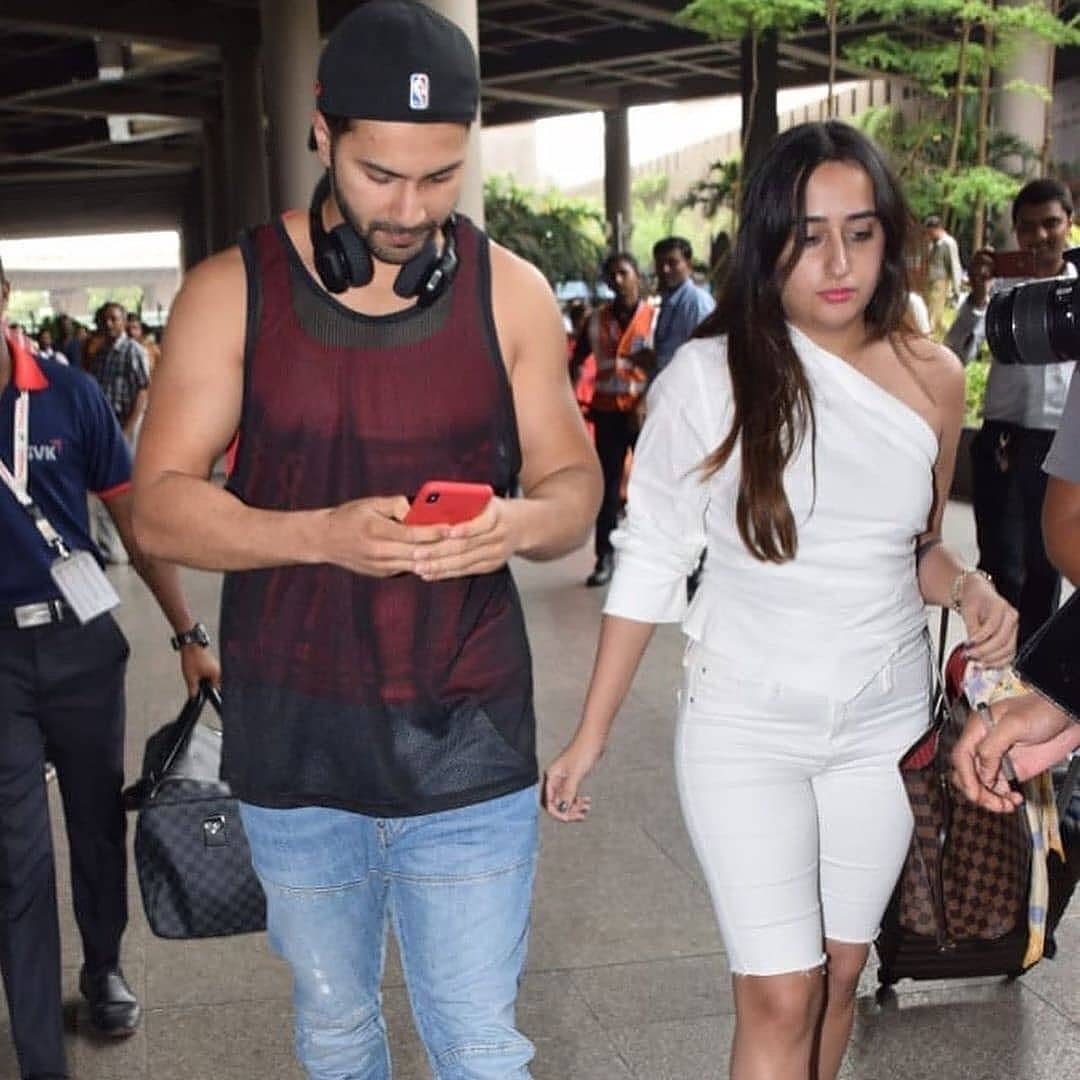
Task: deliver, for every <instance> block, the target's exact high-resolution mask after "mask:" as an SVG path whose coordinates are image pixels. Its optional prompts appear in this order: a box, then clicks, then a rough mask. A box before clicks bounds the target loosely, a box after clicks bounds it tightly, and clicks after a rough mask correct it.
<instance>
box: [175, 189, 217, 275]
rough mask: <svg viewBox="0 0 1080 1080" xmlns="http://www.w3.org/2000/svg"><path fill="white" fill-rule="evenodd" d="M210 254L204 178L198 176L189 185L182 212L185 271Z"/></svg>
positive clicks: (181, 240) (181, 227)
mask: <svg viewBox="0 0 1080 1080" xmlns="http://www.w3.org/2000/svg"><path fill="white" fill-rule="evenodd" d="M209 254H210V252H209V251H208V250H207V246H206V215H205V207H204V205H203V195H202V178H201V176H198V175H196V176H193V177H192V179H191V180H190V182H189V183H188V185H187V190H186V191H185V193H184V200H183V204H182V208H181V211H180V262H181V265H182V266H183V268H184V269H185V270H189V269H190V268H191V267H193V266H194V265H195V264H196V263H198V262H201V261H202V260H203V259H205V258H206V256H207V255H209Z"/></svg>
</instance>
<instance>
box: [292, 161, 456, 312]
mask: <svg viewBox="0 0 1080 1080" xmlns="http://www.w3.org/2000/svg"><path fill="white" fill-rule="evenodd" d="M327 196H332V197H333V198H334V199H335V200H336V198H337V196H336V195H335V194H334V191H333V187H332V186H331V183H330V173H329V172H327V173H326V174H324V176H323V178H322V179H321V180H320V181H319V182H318V184H317V185H316V186H315V191H314V193H313V194H312V196H311V208H310V210H309V214H308V217H309V222H310V229H311V246H312V248H313V251H314V259H315V270H316V272H317V273H318V275H319V280H320V281H322V283H323V284H324V285H325V286H326V287H327V289H329V290H330V292H332V293H342V292H344V291H345V290H346V289H348V288H349V287H350V286H355V285H366V284H367V283H368V282H369V281H371V277H372V274H373V273H374V269H375V268H374V265H373V264H372V260H371V252H370V251H369V250H368V246H367V242H366V241H365V240H364V238H363V237H362V236H361V235H360V234H359V233H358V232H357V231H356V230H355V229H354V228H353V227H352V225H350V224H349V222H348V221H343V222H342V223H341V224H340V225H335V226H334V227H333V228H332V229H331V230H330V231H329V232H327V231H326V229H325V228H323V223H322V204H323V201H324V200H325V199H326V197H327ZM339 208H340V207H339ZM454 226H455V222H454V216H453V215H452V214H451V215H450V217H449V218H448V219H447V220H446V221H445V222H444V223H443V227H442V232H443V240H444V243H443V249H442V251H441V252H440V251H438V249H437V248H436V247H435V242H434V241H433V240H428V242H427V243H426V244H424V246H423V247H422V248H421V249H420V251H419V252H417V254H415V255H414V256H413V257H412V258H411V259H410V260H409V261H408V262H407V263H405V264H404V265H403V266H402V268H401V269H400V270H399V271H398V275H397V277H396V278H395V280H394V292H395V293H396V294H397V295H398V296H401V297H409V296H415V297H416V298H417V303H418V304H419V306H420V307H427V305H428V304H431V303H434V302H435V301H436V300H437V299H438V298H439V297H440V296H442V294H443V293H444V292H445V291H446V290H447V288H448V287H449V285H450V282H451V281H453V280H454V274H455V273H456V272H457V268H458V257H457V246H456V244H455V242H454Z"/></svg>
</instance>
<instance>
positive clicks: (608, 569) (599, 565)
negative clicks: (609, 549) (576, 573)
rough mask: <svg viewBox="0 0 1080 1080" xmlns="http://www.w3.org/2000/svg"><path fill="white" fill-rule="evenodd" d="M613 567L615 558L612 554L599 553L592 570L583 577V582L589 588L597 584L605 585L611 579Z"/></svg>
mask: <svg viewBox="0 0 1080 1080" xmlns="http://www.w3.org/2000/svg"><path fill="white" fill-rule="evenodd" d="M614 569H615V558H614V556H612V555H601V556H600V557H599V558H598V559H597V560H596V566H595V567H593V572H592V573H591V574H590V575H589V576H588V577H587V578H586V579H585V584H586V585H587V586H588V587H589V588H590V589H593V588H596V587H597V586H598V585H606V584H607V583H608V582H609V581H610V580H611V574H612V572H613V571H614Z"/></svg>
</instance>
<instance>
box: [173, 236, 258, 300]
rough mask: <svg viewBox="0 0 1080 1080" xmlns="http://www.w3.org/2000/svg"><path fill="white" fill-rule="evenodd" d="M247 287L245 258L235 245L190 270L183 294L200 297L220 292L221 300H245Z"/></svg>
mask: <svg viewBox="0 0 1080 1080" xmlns="http://www.w3.org/2000/svg"><path fill="white" fill-rule="evenodd" d="M246 287H247V286H246V282H245V274H244V257H243V255H242V254H241V253H240V248H239V247H236V246H235V245H234V246H233V247H230V248H226V249H225V250H224V251H219V252H217V253H216V254H214V255H210V256H209V257H208V258H205V259H203V260H202V262H199V263H196V264H195V266H193V267H192V268H191V269H190V270H188V271H187V272H186V273H185V274H184V283H183V286H182V292H184V293H197V294H199V295H200V296H201V295H203V294H208V293H212V292H218V293H219V299H224V300H231V299H233V298H234V296H235V295H239V296H240V297H241V298H243V296H244V292H245V290H246ZM222 290H224V291H222Z"/></svg>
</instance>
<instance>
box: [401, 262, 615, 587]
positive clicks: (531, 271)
mask: <svg viewBox="0 0 1080 1080" xmlns="http://www.w3.org/2000/svg"><path fill="white" fill-rule="evenodd" d="M491 271H492V273H491V277H492V297H493V304H494V312H495V329H496V333H497V335H498V339H499V348H500V350H501V352H502V355H503V360H504V362H505V364H506V368H507V371H508V373H509V376H510V385H511V388H512V391H513V395H514V410H515V413H516V417H517V427H518V438H519V439H520V441H521V456H522V469H521V477H520V479H521V486H522V490H523V491H524V495H525V497H524V498H521V499H492V500H491V502H489V503H488V506H487V509H486V510H484V512H483V513H482V514H480V515H479V516H478V517H476V518H474V519H473V520H472V521H468V522H465V523H464V524H462V525H455V526H453V528H452V529H451V530H450V533H449V538H448V539H446V540H444V541H442V542H439V543H434V544H431V545H430V546H429V547H426V548H424V549H422V550H418V551H417V553H416V561H415V564H414V567H413V569H414V570H415V572H416V573H417V574H418V575H419V576H420V577H422V578H423V579H424V580H425V581H437V580H440V579H444V578H453V577H463V576H466V575H470V574H484V573H490V572H492V571H493V570H497V569H498V568H499V567H501V566H504V565H505V564H506V563H507V562H508V561H509V559H510V558H511V557H512V556H513V555H524V556H526V557H527V558H530V559H556V558H558V557H559V556H560V555H565V554H566V553H567V552H569V551H573V550H574V549H575V548H577V547H580V546H581V544H583V543H584V542H585V539H586V537H587V536H588V534H589V529H590V528H591V527H592V524H593V522H594V520H595V518H596V511H597V508H598V507H599V505H600V495H601V492H602V489H603V482H602V480H601V477H600V463H599V461H598V460H597V457H596V452H595V451H594V450H593V447H592V444H591V443H590V442H589V437H588V433H587V432H586V430H585V424H584V422H583V420H582V418H581V413H580V411H579V410H578V407H577V403H576V401H575V400H574V395H573V389H572V387H571V386H570V383H569V380H568V379H567V378H566V346H565V340H566V339H565V335H564V333H563V329H562V320H561V319H560V317H559V310H558V308H557V307H556V305H555V298H554V296H552V293H551V288H550V287H549V286H548V283H547V282H546V281H545V280H544V278H543V277H542V276H541V274H540V272H539V271H538V270H537V269H536V268H535V267H533V266H531V265H530V264H529V263H527V262H525V261H524V260H523V259H519V258H518V257H517V256H516V255H512V254H511V253H510V252H508V251H506V250H505V249H504V248H501V247H499V246H498V245H496V244H492V246H491Z"/></svg>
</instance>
